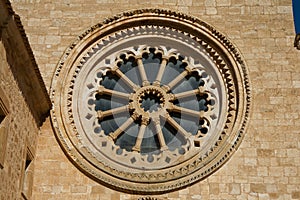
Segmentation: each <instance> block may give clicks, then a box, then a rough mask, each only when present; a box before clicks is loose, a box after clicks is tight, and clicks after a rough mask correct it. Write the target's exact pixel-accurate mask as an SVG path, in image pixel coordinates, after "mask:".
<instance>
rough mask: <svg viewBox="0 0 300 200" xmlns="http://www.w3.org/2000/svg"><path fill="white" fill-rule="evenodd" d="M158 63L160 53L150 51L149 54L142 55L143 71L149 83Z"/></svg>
mask: <svg viewBox="0 0 300 200" xmlns="http://www.w3.org/2000/svg"><path fill="white" fill-rule="evenodd" d="M160 63H161V55H155V54H154V53H152V52H151V53H150V54H149V55H144V56H143V64H144V68H145V72H146V75H147V79H148V81H149V82H150V83H153V82H154V80H155V78H156V75H157V73H158V70H159V67H160Z"/></svg>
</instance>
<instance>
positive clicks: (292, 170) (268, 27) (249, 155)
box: [11, 0, 300, 200]
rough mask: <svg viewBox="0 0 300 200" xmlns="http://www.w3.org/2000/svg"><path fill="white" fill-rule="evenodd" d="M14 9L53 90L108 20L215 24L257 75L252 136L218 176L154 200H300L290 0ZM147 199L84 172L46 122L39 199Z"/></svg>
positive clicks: (55, 3) (40, 0) (90, 1)
mask: <svg viewBox="0 0 300 200" xmlns="http://www.w3.org/2000/svg"><path fill="white" fill-rule="evenodd" d="M12 4H13V7H14V9H15V11H16V12H17V13H18V14H19V15H20V16H21V19H22V22H23V24H24V26H25V30H26V32H27V35H28V37H29V41H30V44H31V47H32V49H33V52H34V54H35V57H36V60H37V63H38V66H39V68H40V70H41V73H42V76H43V78H44V81H45V83H46V86H47V87H48V88H49V86H50V83H51V78H52V75H53V72H54V69H55V67H56V64H57V63H58V61H59V59H60V56H61V55H62V53H63V51H64V50H65V49H66V48H67V47H68V45H69V44H71V43H72V41H74V40H75V38H76V37H77V36H78V35H79V34H80V33H81V32H83V31H84V30H86V29H87V28H88V27H90V26H92V25H94V24H96V23H97V22H99V21H101V20H103V19H104V18H106V17H108V16H113V15H115V14H118V13H120V12H122V11H126V10H131V9H141V8H150V7H151V8H165V9H172V10H174V11H181V12H184V13H187V14H190V15H193V16H196V17H199V18H200V19H202V20H204V21H206V22H207V23H209V24H211V25H213V26H215V27H216V29H217V30H219V31H221V32H223V33H225V34H226V35H227V36H228V38H230V39H231V40H232V42H233V43H235V44H236V45H237V47H238V48H239V49H240V51H241V52H242V54H243V56H244V59H245V61H246V63H247V65H248V68H249V71H250V79H251V83H252V84H251V85H252V105H253V106H252V113H251V120H250V123H249V127H248V130H247V134H246V136H245V138H244V140H243V142H242V145H241V146H240V147H239V149H238V151H237V152H236V153H235V154H234V155H233V157H232V158H231V160H230V161H229V162H228V163H227V164H226V165H225V166H223V167H222V168H221V169H220V170H219V171H218V172H217V173H215V174H213V175H212V176H210V177H209V178H207V179H205V180H203V181H201V182H199V183H198V184H195V185H192V186H190V187H188V188H185V189H182V190H179V191H175V192H172V193H168V194H164V195H158V196H154V197H157V198H158V199H172V200H179V199H227V200H228V199H259V200H264V199H282V200H284V199H300V142H299V141H300V134H299V132H300V120H299V112H300V106H299V105H300V104H299V103H300V97H299V95H300V64H299V63H300V56H299V54H300V52H299V51H297V50H295V49H294V48H293V40H294V28H293V16H292V7H291V1H290V0H280V1H279V0H259V1H254V0H204V1H200V0H154V1H148V0H120V1H114V0H86V1H82V0H72V1H71V0H64V1H61V0H14V1H12ZM21 116H22V115H21ZM21 116H20V117H21ZM22 131H24V130H23V129H22ZM11 139H12V138H11ZM16 168H18V167H16ZM11 173H12V172H11ZM14 176H15V175H12V177H14ZM140 197H143V196H140V195H130V194H125V193H120V192H116V191H114V190H112V189H109V188H106V187H105V186H102V185H100V184H98V183H96V182H94V181H92V180H90V179H89V178H87V177H86V176H85V175H83V174H82V173H81V172H80V171H78V170H77V169H76V168H75V167H74V166H73V165H72V164H71V163H70V162H69V161H68V160H67V158H66V157H65V156H64V154H63V152H62V150H61V148H60V147H59V145H58V143H57V141H56V139H55V136H54V134H53V131H52V129H51V124H50V122H49V120H47V122H46V123H45V124H44V126H43V128H42V131H41V134H40V136H39V139H38V148H37V156H36V160H35V173H34V191H33V198H32V199H34V200H42V199H53V200H54V199H55V200H60V199H61V200H67V199H72V200H74V199H91V200H93V199H95V200H96V199H105V200H109V199H123V200H133V199H138V198H140Z"/></svg>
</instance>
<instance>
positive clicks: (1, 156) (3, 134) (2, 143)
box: [0, 87, 9, 169]
mask: <svg viewBox="0 0 300 200" xmlns="http://www.w3.org/2000/svg"><path fill="white" fill-rule="evenodd" d="M0 115H1V116H0V117H1V119H0V169H2V168H4V164H5V154H6V148H7V138H8V124H9V117H8V116H9V103H8V99H7V98H6V95H5V93H4V91H3V89H2V88H1V87H0Z"/></svg>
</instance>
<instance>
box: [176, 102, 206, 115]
mask: <svg viewBox="0 0 300 200" xmlns="http://www.w3.org/2000/svg"><path fill="white" fill-rule="evenodd" d="M171 111H173V112H177V113H181V114H185V115H190V116H193V117H198V118H200V117H201V116H202V115H203V114H202V111H196V110H191V109H188V108H183V107H180V106H176V105H173V106H172V110H171Z"/></svg>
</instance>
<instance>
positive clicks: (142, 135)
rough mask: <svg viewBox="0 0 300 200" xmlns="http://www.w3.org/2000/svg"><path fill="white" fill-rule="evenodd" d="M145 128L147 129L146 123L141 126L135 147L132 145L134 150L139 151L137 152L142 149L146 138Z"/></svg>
mask: <svg viewBox="0 0 300 200" xmlns="http://www.w3.org/2000/svg"><path fill="white" fill-rule="evenodd" d="M145 130H146V125H145V124H142V125H141V127H140V130H139V133H138V137H137V139H136V142H135V145H134V147H132V151H137V152H140V151H141V144H142V141H143V138H144V134H145Z"/></svg>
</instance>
